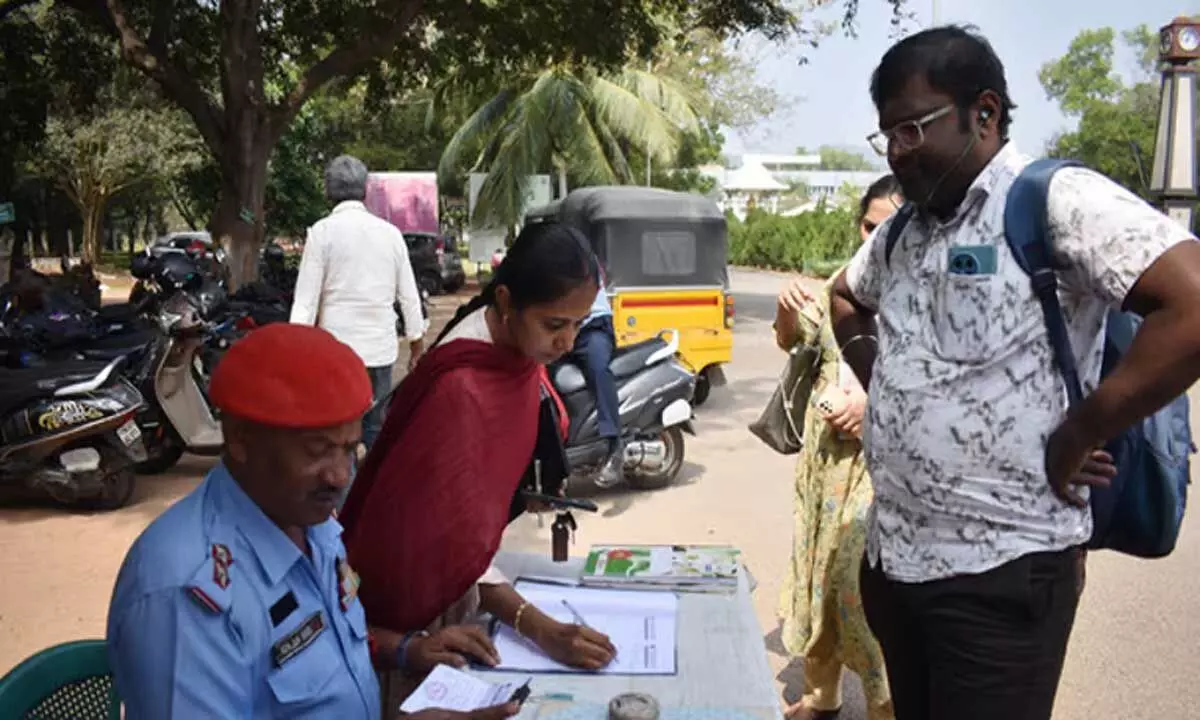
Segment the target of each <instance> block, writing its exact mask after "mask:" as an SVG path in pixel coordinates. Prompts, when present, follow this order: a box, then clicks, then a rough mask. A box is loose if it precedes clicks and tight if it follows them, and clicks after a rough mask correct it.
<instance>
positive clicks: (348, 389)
mask: <svg viewBox="0 0 1200 720" xmlns="http://www.w3.org/2000/svg"><path fill="white" fill-rule="evenodd" d="M208 394H209V397H210V398H211V399H212V402H213V404H214V405H216V406H217V408H219V409H220V410H221V412H224V413H228V414H229V415H233V416H236V417H239V418H242V419H245V420H249V421H251V422H255V423H258V424H260V425H267V426H270V427H280V428H296V429H306V430H308V429H317V428H327V427H333V426H335V425H341V424H343V423H348V422H352V421H354V420H358V419H359V418H361V417H362V416H363V415H364V414H365V413H366V412H367V410H369V409H370V407H371V403H372V402H373V399H374V398H373V393H372V390H371V380H370V378H368V377H367V367H366V366H365V365H363V361H362V360H361V359H360V358H359V357H358V355H357V354H356V353H355V352H354V351H353V350H351V349H350V347H349V346H348V345H344V344H342V343H341V342H339V341H338V340H337V339H336V338H335V337H334V336H333V335H330V334H329V333H328V332H326V331H325V330H322V329H320V328H315V327H312V326H310V325H293V324H291V323H272V324H270V325H267V326H265V327H262V328H259V329H257V330H253V331H251V332H250V334H249V335H247V336H246V337H245V338H243V339H241V340H239V341H237V342H236V343H234V344H233V347H231V348H229V351H228V352H226V353H225V357H223V358H222V359H221V362H220V364H218V365H217V369H216V371H214V372H213V377H212V382H211V384H210V385H209V391H208Z"/></svg>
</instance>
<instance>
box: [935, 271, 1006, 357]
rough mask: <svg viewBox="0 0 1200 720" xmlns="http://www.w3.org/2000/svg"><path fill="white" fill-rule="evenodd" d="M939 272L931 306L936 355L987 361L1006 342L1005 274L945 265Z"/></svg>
mask: <svg viewBox="0 0 1200 720" xmlns="http://www.w3.org/2000/svg"><path fill="white" fill-rule="evenodd" d="M998 262H999V260H998ZM939 275H940V277H939V278H938V280H937V281H936V283H935V287H936V289H937V290H936V295H935V299H934V306H933V307H932V308H931V309H930V310H931V313H932V315H933V322H932V323H931V324H932V326H933V334H934V338H933V340H934V345H935V348H936V351H937V354H938V355H940V356H941V357H942V358H944V359H946V360H953V361H956V362H963V363H982V362H984V361H986V360H988V359H989V358H991V357H992V356H993V354H994V353H995V352H996V351H997V350H998V349H999V347H1000V346H1001V344H1002V343H1003V342H1004V337H1003V335H1004V329H1003V323H1002V322H1001V315H1002V314H1003V313H1004V312H1005V309H1004V307H1003V302H1004V292H1005V286H1004V279H1003V277H1002V275H1001V274H1000V273H999V271H997V272H996V273H992V274H987V275H962V274H957V273H951V272H948V271H947V270H946V269H945V268H944V267H943V268H942V270H941V272H940V273H939Z"/></svg>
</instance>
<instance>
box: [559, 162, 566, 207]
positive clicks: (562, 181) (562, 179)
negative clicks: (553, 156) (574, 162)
mask: <svg viewBox="0 0 1200 720" xmlns="http://www.w3.org/2000/svg"><path fill="white" fill-rule="evenodd" d="M566 196H567V166H566V165H559V166H558V199H560V200H561V199H563V198H565V197H566Z"/></svg>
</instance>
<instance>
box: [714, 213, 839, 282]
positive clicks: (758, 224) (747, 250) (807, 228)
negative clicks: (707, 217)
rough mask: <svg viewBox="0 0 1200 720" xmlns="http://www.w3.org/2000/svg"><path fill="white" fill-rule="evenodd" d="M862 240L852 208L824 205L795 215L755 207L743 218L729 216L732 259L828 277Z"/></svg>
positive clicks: (733, 262)
mask: <svg viewBox="0 0 1200 720" xmlns="http://www.w3.org/2000/svg"><path fill="white" fill-rule="evenodd" d="M860 243H861V237H860V235H859V232H858V223H857V217H856V216H855V214H854V212H853V211H852V210H850V209H848V208H840V207H835V208H826V207H825V206H824V205H820V206H818V207H817V209H816V210H813V211H812V212H807V213H804V214H802V215H796V216H795V217H783V216H781V215H772V214H770V213H767V212H764V211H762V210H758V209H754V210H751V211H750V212H749V213H747V215H746V219H745V221H740V220H738V219H737V218H735V217H732V216H730V218H729V261H730V262H731V263H732V264H734V265H751V266H755V267H765V268H772V269H775V270H788V271H792V272H803V273H807V274H812V275H818V276H823V277H824V276H828V275H829V274H830V273H832V272H834V271H835V270H837V269H838V268H839V267H841V266H842V265H843V264H844V263H845V262H846V261H848V260H849V259H850V257H851V256H852V255H854V251H855V250H856V249H857V248H858V246H859V244H860Z"/></svg>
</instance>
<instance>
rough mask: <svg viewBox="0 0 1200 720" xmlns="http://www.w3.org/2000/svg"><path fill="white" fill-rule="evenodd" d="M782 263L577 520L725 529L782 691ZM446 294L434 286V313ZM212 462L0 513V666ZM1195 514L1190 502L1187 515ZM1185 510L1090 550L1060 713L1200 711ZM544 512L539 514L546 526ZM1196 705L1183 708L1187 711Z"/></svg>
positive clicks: (716, 537) (708, 535) (1170, 715)
mask: <svg viewBox="0 0 1200 720" xmlns="http://www.w3.org/2000/svg"><path fill="white" fill-rule="evenodd" d="M784 282H785V278H784V277H783V276H780V275H776V274H769V273H757V272H755V273H751V272H734V273H733V289H734V292H735V294H736V296H737V308H738V325H737V328H736V331H735V338H736V348H735V360H734V362H733V364H732V365H731V366H730V367H729V368H728V369H727V374H728V376H729V381H730V383H729V385H728V386H727V387H725V388H721V389H718V390H716V391H714V393H713V396H712V399H711V400H710V401H709V404H708V405H707V406H705V407H704V408H701V409H700V411H699V412H698V420H697V431H698V433H699V435H698V437H697V438H689V439H688V443H689V444H688V449H687V452H688V458H687V463H686V465H685V467H684V470H683V473H682V476H681V478H680V481H679V483H678V484H677V485H676V486H674V487H671V488H669V489H666V490H663V491H659V492H653V493H629V492H611V493H607V494H604V495H601V496H599V497H598V498H597V499H598V501H599V502H600V505H601V508H602V509H601V513H600V515H599V516H597V517H589V518H581V527H580V531H579V533H578V537H577V545H576V550H577V551H580V552H582V551H583V550H585V549H586V547H587V545H588V544H590V543H593V542H685V543H687V542H710V543H711V542H728V543H733V544H736V545H738V546H740V547H741V548H742V549H743V550H744V551H745V553H746V556H747V558H748V562H749V565H750V567H751V570H752V572H753V574H754V575H755V577H756V578H757V579H758V581H759V586H758V590H757V592H756V594H755V606H756V609H757V611H758V615H759V619H760V621H761V623H762V626H763V628H764V632H765V634H766V637H767V642H768V646H769V647H771V648H772V649H773V650H774V652H773V653H772V655H771V662H772V667H773V668H774V670H775V671H776V672H778V673H780V675H779V679H780V687H781V689H782V690H783V691H784V693H785V694H786V695H788V696H789V697H795V696H797V695H798V694H799V693H800V692H801V691H802V688H803V684H802V682H803V681H802V676H801V674H800V673H799V671H798V668H795V667H788V663H787V662H786V660H785V659H784V658H783V657H781V656H780V655H779V654H778V651H779V647H778V640H777V636H776V633H774V632H768V631H772V630H773V629H774V628H775V627H776V621H775V619H774V616H775V603H776V598H777V595H778V592H779V585H780V577H781V574H782V569H783V567H784V564H785V562H786V560H787V557H788V553H789V543H790V534H791V489H790V486H791V481H792V480H791V479H792V463H791V461H790V460H788V459H786V458H782V457H779V456H776V455H775V454H773V453H772V452H771V451H770V450H768V449H766V447H765V446H762V445H761V444H759V443H758V442H757V441H755V440H754V439H752V438H751V437H750V436H749V435H748V434H747V432H746V431H745V426H746V424H747V423H749V422H750V421H751V420H752V419H753V418H754V416H755V415H756V414H757V413H758V412H759V410H760V409H761V407H762V406H763V404H764V403H765V402H766V400H767V398H768V396H769V395H770V393H771V391H772V389H773V387H774V382H775V378H776V375H777V373H778V370H779V365H780V362H781V360H782V357H781V356H780V354H779V352H778V351H777V350H775V348H774V346H773V344H772V339H771V330H770V322H771V319H772V316H773V308H774V296H775V294H776V293H777V292H778V290H779V289H780V288H781V287H782V285H783V283H784ZM453 304H454V303H453V301H450V300H447V299H439V300H438V303H437V306H436V307H435V318H434V320H435V322H437V321H444V319H445V318H446V317H447V315H448V314H449V312H450V311H451V310H452V309H453ZM208 465H209V463H208V462H207V461H204V460H201V459H198V458H186V459H185V461H184V463H183V464H182V465H181V466H180V467H179V471H178V472H175V473H172V474H170V475H168V476H164V477H161V478H150V479H146V480H145V481H144V482H143V484H142V486H141V488H140V489H139V492H138V495H137V498H136V501H135V503H134V504H133V505H131V506H130V507H128V508H125V509H123V510H121V511H118V512H114V513H109V514H104V515H91V516H88V515H77V514H70V513H65V512H62V511H59V510H46V509H23V510H11V509H10V510H3V511H0V547H2V548H3V550H4V551H3V552H0V581H2V582H3V588H4V589H3V590H2V591H0V672H3V671H5V670H6V669H7V668H8V667H10V666H11V665H12V664H14V663H16V662H17V661H18V660H19V659H20V658H22V657H24V656H26V655H27V654H29V653H30V652H32V651H34V650H36V649H38V648H41V647H45V646H46V645H49V644H52V643H55V642H60V641H64V640H68V639H73V638H79V637H95V636H99V635H101V634H102V633H103V631H104V614H105V610H106V607H107V603H108V596H109V592H110V590H111V587H112V582H113V578H114V576H115V574H116V570H117V568H118V566H119V564H120V561H121V557H122V555H123V553H124V552H125V550H126V549H127V548H128V546H129V544H130V543H131V542H132V541H133V539H134V538H135V537H136V536H137V533H138V532H140V531H141V529H142V528H143V527H144V526H145V525H146V524H147V523H148V522H149V521H150V520H151V519H153V518H154V517H155V516H156V515H157V514H158V513H160V512H162V510H163V509H164V508H166V507H167V506H169V505H170V504H171V503H172V502H174V501H175V500H176V499H177V498H178V497H179V496H180V495H181V494H182V493H184V492H186V491H187V490H188V489H189V488H191V487H193V486H194V484H195V483H196V482H197V480H198V478H199V476H200V475H201V474H202V473H203V471H204V470H205V469H206V468H207V467H208ZM1194 515H1195V513H1194V512H1193V516H1194ZM1196 523H1197V521H1196V520H1195V518H1194V517H1191V518H1189V527H1187V528H1185V534H1184V537H1183V539H1182V541H1181V546H1180V548H1179V549H1178V550H1177V551H1176V553H1175V554H1174V555H1173V556H1172V557H1170V558H1168V559H1165V560H1159V561H1154V562H1144V561H1135V560H1132V559H1125V558H1121V557H1118V556H1113V555H1105V554H1100V555H1095V556H1093V558H1092V561H1091V567H1090V573H1089V581H1088V588H1087V593H1086V595H1085V597H1084V599H1083V603H1082V606H1081V608H1080V612H1079V619H1078V622H1077V624H1076V631H1075V636H1074V639H1073V642H1072V646H1071V652H1070V657H1069V659H1068V662H1067V668H1066V671H1065V677H1064V680H1063V685H1062V690H1061V692H1060V699H1059V703H1058V709H1057V712H1056V713H1055V718H1058V719H1061V720H1095V719H1096V718H1102V717H1103V718H1108V717H1119V718H1127V719H1129V720H1139V719H1141V718H1147V719H1150V718H1154V719H1156V720H1182V719H1184V718H1194V717H1200V711H1197V710H1195V708H1198V707H1200V683H1196V682H1195V681H1194V680H1193V677H1192V676H1193V675H1194V674H1195V672H1194V669H1195V668H1196V667H1198V666H1200V639H1198V635H1197V628H1196V623H1197V622H1198V620H1197V618H1198V617H1200V612H1198V611H1200V599H1198V598H1200V573H1198V572H1197V571H1196V568H1197V567H1198V566H1200V534H1198V533H1200V529H1197V528H1196V527H1195V526H1196ZM547 525H548V524H547ZM549 542H550V541H549V528H548V526H547V527H543V528H539V527H538V526H537V523H536V522H535V521H534V520H533V519H523V520H521V521H519V522H518V523H516V524H515V525H514V527H513V528H512V529H511V530H510V533H509V536H508V537H507V538H506V541H505V543H506V546H507V547H509V548H512V549H523V550H535V551H545V552H549ZM846 702H847V704H846V708H845V712H844V713H843V716H842V717H843V719H844V720H861V719H862V718H864V717H865V715H864V713H863V709H862V699H861V692H860V691H859V689H858V683H857V680H855V679H853V678H849V679H848V680H847V701H846ZM1189 708H1191V709H1190V710H1189Z"/></svg>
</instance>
